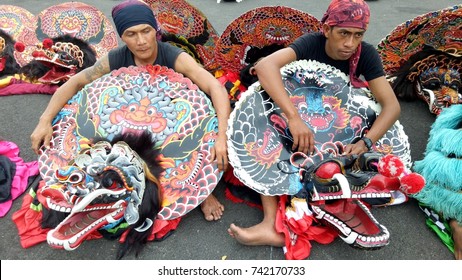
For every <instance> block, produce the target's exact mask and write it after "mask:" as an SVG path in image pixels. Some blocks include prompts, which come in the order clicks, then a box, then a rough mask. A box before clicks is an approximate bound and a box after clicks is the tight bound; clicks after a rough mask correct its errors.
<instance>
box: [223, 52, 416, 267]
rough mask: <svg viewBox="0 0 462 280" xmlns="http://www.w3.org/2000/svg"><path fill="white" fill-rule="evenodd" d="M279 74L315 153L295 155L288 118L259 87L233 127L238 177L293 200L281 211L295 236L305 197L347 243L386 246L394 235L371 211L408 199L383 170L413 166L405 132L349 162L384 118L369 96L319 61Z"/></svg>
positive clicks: (395, 130)
mask: <svg viewBox="0 0 462 280" xmlns="http://www.w3.org/2000/svg"><path fill="white" fill-rule="evenodd" d="M281 74H282V77H283V84H284V86H285V88H286V91H287V92H288V94H289V97H290V99H291V101H292V102H293V104H294V105H295V106H296V108H298V111H299V114H300V115H301V117H302V119H303V120H304V121H305V123H306V124H307V126H309V127H310V128H311V129H312V130H313V131H315V152H314V154H312V155H310V156H308V155H305V154H303V153H300V152H293V151H292V150H291V146H292V136H291V134H290V131H289V130H288V125H287V120H286V117H285V115H284V114H283V113H282V111H281V110H280V108H279V107H278V106H277V105H276V104H275V103H274V102H273V101H272V100H271V98H270V97H269V96H268V94H267V93H266V92H265V90H264V89H262V88H261V87H260V85H259V83H258V82H257V83H255V84H253V85H252V86H250V87H249V89H248V90H247V91H246V92H245V93H244V94H243V95H242V96H241V99H240V100H239V101H237V103H236V108H235V110H234V111H233V112H232V113H231V116H230V120H229V122H228V137H229V140H228V147H229V157H230V163H231V164H232V166H233V168H234V174H235V175H236V177H237V178H239V180H240V181H242V182H243V183H244V184H245V185H247V186H249V187H250V188H252V189H253V190H255V191H257V192H259V193H261V194H264V195H282V196H284V195H289V196H291V199H290V203H289V204H287V205H280V207H283V208H284V209H286V215H281V217H282V218H281V219H282V222H280V223H281V224H284V225H285V226H283V227H282V228H284V227H286V229H287V230H288V233H287V234H290V235H291V236H292V235H294V234H295V233H296V232H298V233H300V229H299V228H294V227H293V223H292V222H290V221H289V220H291V216H290V215H291V214H288V213H290V212H291V211H296V212H297V211H298V210H293V209H294V207H295V205H300V204H299V203H296V202H297V201H298V200H299V199H304V200H306V203H307V204H308V208H309V211H307V213H311V215H313V216H314V219H315V220H317V221H318V223H319V222H320V223H321V224H324V225H329V227H333V228H335V229H336V231H337V233H338V235H339V236H340V237H342V239H344V240H345V241H346V242H347V243H348V244H350V245H352V246H355V247H359V248H364V249H376V248H381V247H383V246H385V245H386V244H388V242H389V237H390V234H389V232H388V230H387V229H386V228H385V227H384V226H383V225H381V224H380V223H379V222H378V221H377V220H376V219H375V218H374V217H373V216H372V214H371V212H370V210H369V209H368V207H370V206H382V205H394V204H399V203H402V202H404V201H406V200H407V196H406V195H407V193H405V192H403V189H402V182H401V180H400V178H399V176H398V174H392V173H393V172H391V173H390V172H383V173H382V172H379V166H380V162H381V159H382V158H383V157H384V156H385V155H393V156H394V157H395V161H393V160H391V161H387V162H388V163H387V164H386V165H385V166H387V167H389V168H387V169H393V167H392V166H394V165H393V164H390V163H392V162H400V164H401V166H402V168H403V169H402V170H404V168H408V167H409V166H410V163H411V159H410V151H409V143H408V138H407V136H406V135H405V133H404V131H403V128H402V126H401V125H400V124H399V122H396V123H395V124H394V125H393V126H392V127H391V128H390V130H389V131H388V132H387V133H386V134H385V135H384V136H383V138H382V139H380V140H379V141H377V143H376V145H375V146H374V147H373V150H372V151H371V152H370V153H366V154H363V155H362V156H360V157H359V158H357V157H351V158H350V157H347V156H343V155H342V154H343V147H344V145H346V144H348V143H351V142H355V141H358V140H359V139H360V138H361V137H362V136H363V135H364V134H365V133H367V131H368V129H369V127H370V126H371V125H372V123H373V122H374V121H375V119H376V117H377V115H378V114H379V113H380V106H379V105H378V103H377V102H376V101H375V100H374V98H373V96H372V95H371V94H370V92H368V90H367V89H365V88H354V87H350V85H349V80H348V77H347V76H346V75H345V74H343V73H341V72H340V71H339V70H337V69H335V68H333V67H332V66H328V65H326V64H323V63H319V62H316V61H305V60H301V61H295V62H293V63H290V64H288V65H286V66H284V67H283V68H282V69H281ZM380 170H381V169H380ZM385 174H386V175H385ZM288 215H289V216H288ZM307 215H309V214H306V215H305V216H307ZM302 219H304V218H302ZM311 220H312V218H311ZM282 231H283V232H287V231H286V230H282ZM300 234H301V233H300ZM302 235H303V234H302ZM300 236H301V235H300ZM301 238H302V237H301ZM303 238H304V237H303ZM307 238H308V239H311V240H313V239H315V240H320V239H316V238H314V237H313V236H311V237H307ZM290 240H292V241H290ZM290 240H288V241H286V243H287V242H290V244H286V248H289V247H293V244H295V243H294V242H295V241H294V240H296V239H290ZM323 242H327V241H326V240H323ZM302 257H303V258H306V257H307V255H306V254H305V255H302Z"/></svg>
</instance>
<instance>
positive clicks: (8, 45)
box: [0, 29, 21, 77]
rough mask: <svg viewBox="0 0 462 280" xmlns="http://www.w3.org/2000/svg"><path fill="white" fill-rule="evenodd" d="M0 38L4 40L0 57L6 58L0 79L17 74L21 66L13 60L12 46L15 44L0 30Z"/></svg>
mask: <svg viewBox="0 0 462 280" xmlns="http://www.w3.org/2000/svg"><path fill="white" fill-rule="evenodd" d="M0 37H2V38H3V39H4V40H5V48H4V49H3V51H2V52H0V57H5V58H6V65H5V69H3V71H1V72H0V77H1V76H9V75H14V74H17V73H18V72H19V69H20V68H21V66H20V65H19V64H18V63H17V62H16V59H15V58H14V44H15V43H16V42H15V41H14V40H13V38H12V37H11V36H10V35H9V34H8V33H6V32H5V31H3V30H2V29H0Z"/></svg>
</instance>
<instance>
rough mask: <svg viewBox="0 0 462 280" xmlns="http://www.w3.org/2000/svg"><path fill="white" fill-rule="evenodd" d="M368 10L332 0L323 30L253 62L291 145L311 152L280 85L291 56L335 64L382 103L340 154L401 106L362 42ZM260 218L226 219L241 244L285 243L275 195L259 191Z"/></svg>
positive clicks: (368, 142) (360, 148)
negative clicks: (251, 221)
mask: <svg viewBox="0 0 462 280" xmlns="http://www.w3.org/2000/svg"><path fill="white" fill-rule="evenodd" d="M369 16H370V11H369V7H368V5H367V4H366V3H365V2H364V1H363V0H333V1H332V2H331V3H330V5H329V7H328V9H327V11H326V13H325V14H324V16H323V18H322V20H321V23H322V33H319V34H315V33H311V34H305V35H302V36H301V37H300V38H298V39H297V40H295V41H294V43H293V44H291V45H290V46H289V47H287V48H284V49H281V50H279V51H276V52H274V53H273V54H271V55H269V56H267V57H265V58H263V59H261V60H260V61H259V62H258V63H257V64H256V65H255V71H256V73H257V75H258V79H259V81H260V84H261V86H262V87H263V88H264V89H265V91H266V92H267V93H268V94H269V95H270V96H271V98H272V99H273V101H274V102H275V103H276V104H277V105H278V106H279V107H280V108H281V110H282V111H283V112H284V114H285V115H286V116H287V118H288V126H289V130H290V133H291V134H292V136H293V141H294V142H293V146H292V150H294V151H300V152H303V153H305V154H311V153H313V151H314V144H315V143H314V133H313V131H311V130H310V129H309V127H308V126H307V125H306V124H305V122H304V121H303V120H302V119H301V117H300V115H299V114H298V110H297V108H296V107H295V106H294V105H293V104H292V102H291V100H290V98H289V95H288V94H287V93H286V90H285V88H284V86H283V82H282V76H281V73H280V69H281V68H282V67H283V66H284V65H286V64H288V63H290V62H292V61H295V60H302V59H306V60H310V59H311V60H317V61H319V62H321V63H325V64H329V65H331V66H334V67H336V68H338V69H340V70H341V71H343V72H344V73H345V74H347V75H349V77H350V81H351V84H352V86H354V87H364V86H366V87H368V88H369V89H370V91H371V92H372V94H373V95H374V97H375V98H376V100H377V101H378V102H379V103H380V105H381V106H382V111H381V113H380V114H379V116H378V117H377V119H376V120H375V122H374V124H373V125H372V127H371V128H370V130H369V131H368V132H367V135H365V136H364V137H363V138H362V139H361V140H360V141H358V142H356V143H353V144H348V145H346V146H345V149H344V150H345V154H361V153H364V152H366V151H368V150H369V149H370V148H371V146H372V145H373V143H374V142H376V141H377V140H379V139H380V138H381V137H382V136H383V135H384V134H385V133H386V132H387V130H388V129H389V128H390V127H391V126H392V125H393V124H394V123H395V122H396V120H397V119H398V117H399V114H400V106H399V103H398V100H397V99H396V96H395V94H394V93H393V90H392V88H391V86H390V84H389V83H388V81H387V80H386V78H385V73H384V70H383V67H382V62H381V60H380V57H379V55H378V53H377V51H376V50H375V48H374V47H373V46H372V45H370V44H367V43H365V42H363V41H362V40H363V37H364V33H365V32H366V29H367V26H368V24H369ZM261 198H262V206H263V212H264V217H263V221H262V222H261V223H259V224H257V225H255V226H253V227H250V228H241V227H238V226H236V225H235V224H231V225H230V228H229V229H228V232H229V234H230V235H231V236H232V237H233V238H235V239H236V240H238V241H239V242H240V243H243V244H246V245H272V246H284V235H283V234H281V233H278V232H276V230H275V226H274V225H275V221H276V212H277V201H278V197H276V196H261Z"/></svg>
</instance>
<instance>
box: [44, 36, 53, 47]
mask: <svg viewBox="0 0 462 280" xmlns="http://www.w3.org/2000/svg"><path fill="white" fill-rule="evenodd" d="M51 46H53V40H51V39H50V38H46V39H45V40H43V48H44V49H49V48H51Z"/></svg>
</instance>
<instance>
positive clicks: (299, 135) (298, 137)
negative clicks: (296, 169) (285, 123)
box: [289, 116, 314, 155]
mask: <svg viewBox="0 0 462 280" xmlns="http://www.w3.org/2000/svg"><path fill="white" fill-rule="evenodd" d="M289 130H290V133H291V134H292V137H293V139H294V144H293V145H292V151H298V152H302V153H304V154H306V155H311V154H312V153H313V152H314V133H313V132H312V131H311V129H310V128H309V127H308V126H307V125H306V123H305V122H304V121H303V120H302V119H301V118H300V116H297V117H294V118H292V119H289Z"/></svg>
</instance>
